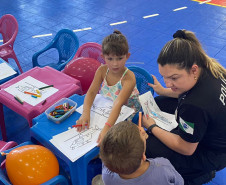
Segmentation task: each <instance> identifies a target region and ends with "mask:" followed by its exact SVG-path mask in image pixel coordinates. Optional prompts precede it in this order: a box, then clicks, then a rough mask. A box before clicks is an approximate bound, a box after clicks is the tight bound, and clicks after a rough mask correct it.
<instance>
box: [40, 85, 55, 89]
mask: <svg viewBox="0 0 226 185" xmlns="http://www.w3.org/2000/svg"><path fill="white" fill-rule="evenodd" d="M49 87H53V85H47V86H44V87H40V88H38V89H39V90H42V89H46V88H49Z"/></svg>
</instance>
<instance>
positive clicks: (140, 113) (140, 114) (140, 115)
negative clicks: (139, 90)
mask: <svg viewBox="0 0 226 185" xmlns="http://www.w3.org/2000/svg"><path fill="white" fill-rule="evenodd" d="M141 117H142V112H139V129H141Z"/></svg>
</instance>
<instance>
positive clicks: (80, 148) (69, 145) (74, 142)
mask: <svg viewBox="0 0 226 185" xmlns="http://www.w3.org/2000/svg"><path fill="white" fill-rule="evenodd" d="M112 106H113V102H112V101H111V100H109V99H106V98H104V97H103V96H102V95H99V94H98V95H97V96H96V98H95V100H94V102H93V105H92V108H91V114H90V128H89V129H87V130H84V131H82V132H77V129H76V128H72V129H69V130H68V131H65V132H63V133H61V134H58V135H56V136H53V138H52V139H51V140H50V142H51V143H52V144H53V145H55V146H56V147H57V148H58V149H59V150H60V151H61V152H62V153H63V154H64V155H66V156H67V157H68V158H69V159H70V160H71V161H72V162H74V161H76V160H77V159H79V158H80V157H81V156H83V155H84V154H86V153H87V152H88V151H90V150H91V149H93V148H94V147H95V146H97V142H96V141H97V139H98V136H99V134H100V132H101V130H102V128H103V127H104V125H105V123H106V122H107V119H108V117H109V114H110V111H111V109H112ZM82 110H83V105H82V106H80V107H79V108H78V109H77V110H76V111H78V112H79V113H82ZM133 112H134V110H133V109H131V108H129V107H126V106H123V107H122V109H121V112H120V115H119V117H118V119H117V121H116V123H118V122H120V121H124V120H125V119H126V118H128V117H129V116H130V115H131V114H132V113H133Z"/></svg>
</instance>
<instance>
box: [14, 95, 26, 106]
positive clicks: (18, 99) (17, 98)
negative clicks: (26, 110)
mask: <svg viewBox="0 0 226 185" xmlns="http://www.w3.org/2000/svg"><path fill="white" fill-rule="evenodd" d="M14 98H15V100H16V101H18V102H19V103H20V104H22V105H23V104H24V101H23V100H21V99H20V98H19V97H18V96H14Z"/></svg>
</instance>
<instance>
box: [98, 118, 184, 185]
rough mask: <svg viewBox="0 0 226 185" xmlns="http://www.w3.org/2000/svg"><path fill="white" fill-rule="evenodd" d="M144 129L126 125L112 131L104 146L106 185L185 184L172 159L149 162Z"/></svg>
mask: <svg viewBox="0 0 226 185" xmlns="http://www.w3.org/2000/svg"><path fill="white" fill-rule="evenodd" d="M147 137H148V135H147V134H146V132H145V131H144V129H143V128H141V129H139V127H138V126H137V125H135V124H133V123H132V122H128V121H123V122H120V123H118V124H116V125H115V126H114V127H112V128H110V129H109V131H108V132H107V134H106V135H105V137H104V138H103V140H102V142H101V144H100V158H101V160H102V163H103V169H102V179H103V181H104V184H105V185H119V184H120V185H121V184H130V185H137V184H139V185H147V184H153V185H157V184H158V185H167V184H168V185H172V184H175V185H183V184H184V180H183V178H182V177H181V175H180V174H179V173H178V172H177V171H176V170H175V168H174V167H173V166H172V164H171V163H170V162H169V160H168V159H165V158H155V159H146V156H145V150H146V148H145V147H146V139H147Z"/></svg>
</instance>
